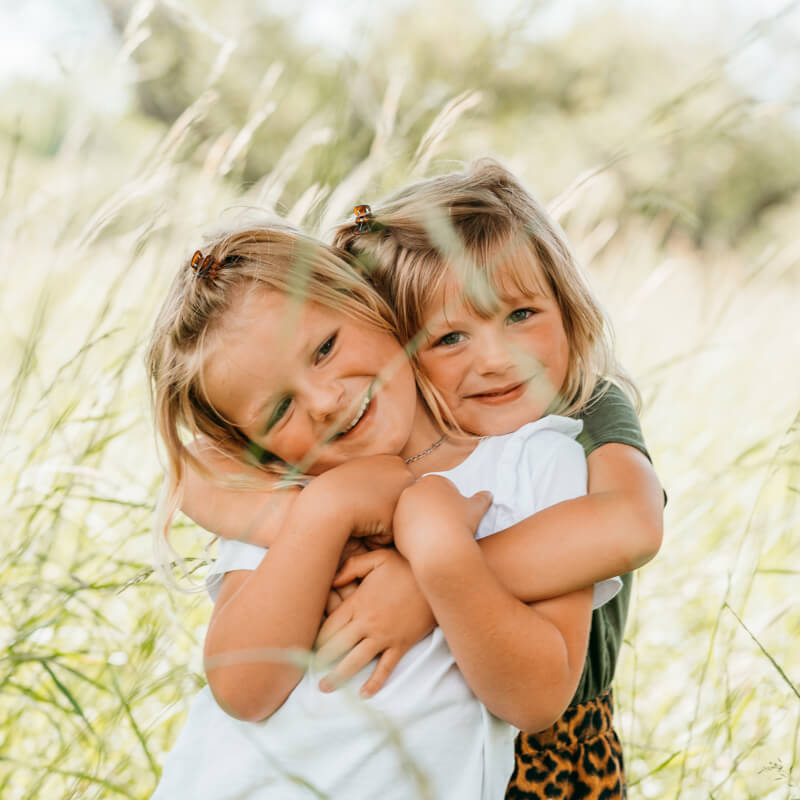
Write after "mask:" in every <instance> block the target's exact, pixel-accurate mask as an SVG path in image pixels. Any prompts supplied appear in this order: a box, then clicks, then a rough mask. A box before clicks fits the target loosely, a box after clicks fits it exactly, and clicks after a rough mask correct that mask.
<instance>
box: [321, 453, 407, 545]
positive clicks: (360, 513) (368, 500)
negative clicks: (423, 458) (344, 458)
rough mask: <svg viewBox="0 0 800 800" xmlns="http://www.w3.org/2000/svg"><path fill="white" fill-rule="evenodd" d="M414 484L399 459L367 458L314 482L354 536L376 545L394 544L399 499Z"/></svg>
mask: <svg viewBox="0 0 800 800" xmlns="http://www.w3.org/2000/svg"><path fill="white" fill-rule="evenodd" d="M413 482H414V476H413V475H412V474H411V471H410V470H409V469H408V467H407V466H406V464H405V462H404V461H403V459H402V458H399V457H398V456H365V457H363V458H356V459H353V460H352V461H348V462H347V463H345V464H341V465H340V466H338V467H334V468H333V469H331V470H328V471H327V472H325V473H323V474H322V475H320V476H319V477H318V478H315V480H314V481H313V482H312V484H311V485H312V486H313V485H314V484H317V491H324V492H325V493H326V494H325V501H324V502H326V503H327V504H328V505H329V507H330V508H331V510H332V511H333V512H334V513H341V514H343V515H346V517H347V519H348V520H349V521H350V524H351V525H352V530H351V536H356V537H368V538H369V539H370V541H371V542H372V543H373V544H376V543H380V542H390V541H391V530H392V518H393V516H394V508H395V505H396V504H397V499H398V498H399V497H400V495H401V493H402V492H403V490H404V489H406V488H407V487H408V486H410V485H411V484H412V483H413Z"/></svg>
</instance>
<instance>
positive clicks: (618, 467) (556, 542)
mask: <svg viewBox="0 0 800 800" xmlns="http://www.w3.org/2000/svg"><path fill="white" fill-rule="evenodd" d="M587 464H588V467H589V494H587V495H586V496H585V497H577V498H575V499H573V500H567V501H565V502H562V503H558V504H556V505H553V506H550V507H549V508H545V509H544V510H542V511H539V512H538V513H537V514H534V515H533V516H532V517H528V518H527V519H525V520H522V521H521V522H519V523H518V524H516V525H514V526H512V527H511V528H508V529H506V530H505V531H501V532H500V533H497V534H495V535H494V536H488V537H486V538H484V539H481V541H480V543H479V544H480V548H481V551H482V552H483V555H484V557H485V558H486V561H487V563H488V564H489V566H490V567H491V569H492V570H493V571H494V572H495V574H496V575H498V577H499V578H500V580H501V581H502V582H503V584H504V585H505V586H506V587H507V588H508V589H509V590H510V591H511V592H512V593H513V594H514V595H515V596H516V597H519V598H520V599H522V600H525V601H526V602H532V601H534V600H542V599H545V598H548V597H554V596H557V595H559V594H563V593H564V592H568V591H573V590H576V589H579V588H581V587H584V586H588V585H591V584H593V583H596V582H597V581H601V580H605V579H607V578H612V577H614V576H615V575H623V574H625V573H626V572H631V571H633V570H635V569H637V568H638V567H640V566H642V564H645V563H647V562H648V561H649V560H650V559H651V558H653V556H654V555H655V554H656V553H657V552H658V549H659V547H660V546H661V537H662V532H663V505H664V500H663V493H662V489H661V484H660V483H659V481H658V478H657V477H656V474H655V471H654V470H653V467H652V465H651V464H650V462H649V461H648V460H647V459H646V458H645V456H644V455H643V454H642V453H640V452H639V451H638V450H637V449H636V448H634V447H630V446H628V445H624V444H606V445H603V446H602V447H599V448H597V450H595V451H594V452H593V453H592V454H591V455H590V456H589V458H588V459H587Z"/></svg>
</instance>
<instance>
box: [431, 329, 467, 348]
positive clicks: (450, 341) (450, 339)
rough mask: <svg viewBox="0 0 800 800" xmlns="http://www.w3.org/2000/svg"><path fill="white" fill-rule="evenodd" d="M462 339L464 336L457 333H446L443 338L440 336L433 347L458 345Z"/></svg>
mask: <svg viewBox="0 0 800 800" xmlns="http://www.w3.org/2000/svg"><path fill="white" fill-rule="evenodd" d="M463 338H464V334H463V333H460V332H458V331H452V332H451V333H446V334H445V335H444V336H440V337H439V338H438V339H437V340H436V342H435V343H434V345H433V346H434V347H439V345H444V346H445V347H447V346H448V345H454V344H458V343H459V342H460V341H462V340H463Z"/></svg>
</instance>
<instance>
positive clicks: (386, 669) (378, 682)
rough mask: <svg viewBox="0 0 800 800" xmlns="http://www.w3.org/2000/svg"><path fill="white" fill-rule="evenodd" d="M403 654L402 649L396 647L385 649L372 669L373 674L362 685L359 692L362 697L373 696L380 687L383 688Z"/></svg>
mask: <svg viewBox="0 0 800 800" xmlns="http://www.w3.org/2000/svg"><path fill="white" fill-rule="evenodd" d="M402 656H403V651H402V650H398V649H396V648H392V649H390V650H384V652H383V655H382V656H381V657H380V659H378V664H377V666H376V667H375V669H374V670H373V671H372V675H370V676H369V679H368V680H367V681H366V683H365V684H364V685H363V686H362V687H361V691H360V692H359V694H360V695H361V697H372V695H374V694H375V692H377V691H378V689H380V688H382V687H383V684H384V683H386V680H387V678H388V677H389V676H390V675H391V674H392V672H393V671H394V668H395V667H396V666H397V664H398V662H399V661H400V659H401V658H402Z"/></svg>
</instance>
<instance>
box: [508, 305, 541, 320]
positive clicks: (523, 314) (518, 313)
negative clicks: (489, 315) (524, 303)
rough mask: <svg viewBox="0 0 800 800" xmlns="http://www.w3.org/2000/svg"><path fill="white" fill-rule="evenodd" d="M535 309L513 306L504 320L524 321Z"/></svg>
mask: <svg viewBox="0 0 800 800" xmlns="http://www.w3.org/2000/svg"><path fill="white" fill-rule="evenodd" d="M535 313H536V311H534V310H533V309H532V308H515V309H514V310H513V311H512V312H511V313H510V314H509V315H508V316H507V317H506V321H507V322H510V323H512V324H513V323H515V322H524V321H525V320H526V319H530V318H531V317H532V316H533V315H534V314H535Z"/></svg>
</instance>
